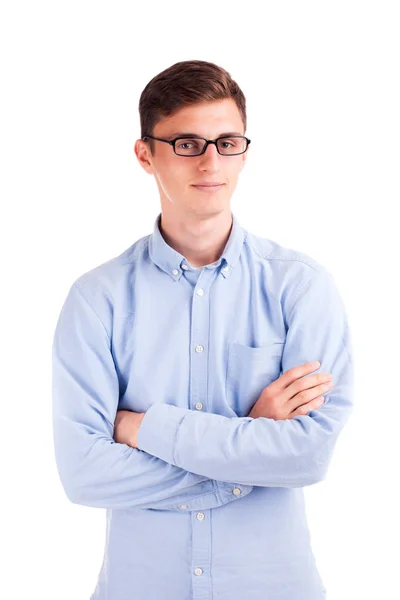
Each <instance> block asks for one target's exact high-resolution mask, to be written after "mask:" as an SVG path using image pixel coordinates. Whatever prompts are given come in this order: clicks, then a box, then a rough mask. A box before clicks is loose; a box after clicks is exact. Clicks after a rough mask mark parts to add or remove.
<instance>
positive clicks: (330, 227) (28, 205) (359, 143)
mask: <svg viewBox="0 0 400 600" xmlns="http://www.w3.org/2000/svg"><path fill="white" fill-rule="evenodd" d="M398 9H399V4H398V2H387V1H384V0H380V1H379V2H371V1H366V0H364V1H363V2H361V1H360V2H355V1H350V0H347V1H343V0H336V1H335V2H327V1H323V0H319V1H302V2H299V1H293V2H283V1H282V2H256V1H253V2H251V1H247V2H241V3H234V2H232V0H231V1H229V2H222V1H219V2H216V1H213V2H209V1H203V2H188V1H186V2H177V1H175V2H173V1H169V2H166V3H163V4H161V3H160V4H159V5H158V4H157V3H154V2H152V3H150V2H145V3H140V4H139V5H138V4H136V3H134V2H133V1H132V2H118V1H114V2H101V1H96V2H94V1H93V2H89V1H85V0H80V1H79V2H77V1H72V0H70V1H69V2H57V1H55V0H52V1H51V2H50V1H49V2H44V1H39V0H37V1H36V2H18V1H13V2H11V1H10V2H4V3H3V4H2V8H1V14H0V22H1V25H0V28H1V30H0V44H1V47H0V50H1V87H2V91H1V99H0V102H1V110H0V116H1V135H0V143H1V156H0V159H1V171H2V175H1V214H2V218H1V236H0V238H1V250H2V252H1V263H2V264H1V270H2V285H1V288H2V293H1V305H2V349H1V353H2V367H3V368H2V377H1V392H2V394H1V396H2V410H3V417H4V418H3V422H2V436H1V444H2V449H1V456H2V469H1V473H2V477H1V479H2V484H3V485H2V493H1V508H2V510H1V515H2V523H1V535H0V545H1V547H2V557H3V559H2V565H1V571H2V575H1V579H0V596H1V597H2V598H4V599H5V600H14V599H15V600H17V599H18V600H20V599H22V598H32V597H34V596H35V597H38V598H41V600H47V599H49V600H50V599H51V600H55V599H57V600H71V599H73V600H89V597H90V595H91V593H92V592H93V590H94V587H95V584H96V581H97V575H98V572H99V569H100V566H101V561H102V556H103V548H104V540H105V511H104V510H101V509H91V508H88V507H84V506H79V505H73V504H72V503H70V502H69V501H68V499H67V498H66V496H65V494H64V491H63V489H62V487H61V483H60V480H59V478H58V474H57V471H56V466H55V459H54V454H53V439H52V429H51V343H52V336H53V332H54V328H55V324H56V320H57V317H58V314H59V311H60V309H61V304H62V302H63V301H64V298H65V296H66V293H67V291H68V289H69V287H70V285H71V283H72V282H73V281H74V280H75V279H76V278H77V277H78V276H79V275H80V274H82V273H83V272H85V271H87V270H89V269H91V268H93V267H95V266H96V265H98V264H100V263H102V262H104V261H106V260H108V259H109V258H112V257H114V256H116V255H118V254H119V253H121V252H122V251H123V250H124V249H125V248H127V247H128V246H130V245H131V244H132V243H133V242H134V241H135V240H137V239H138V238H139V237H142V236H143V235H146V234H148V233H151V231H152V227H153V222H154V219H155V217H156V216H157V214H158V212H159V210H160V202H159V196H158V190H157V186H156V183H155V181H154V178H153V176H150V175H148V174H146V173H145V172H144V171H143V169H142V168H141V167H140V166H139V163H138V162H137V160H136V157H135V155H134V153H133V145H134V142H135V140H136V139H137V138H138V137H140V129H139V114H138V102H139V96H140V93H141V91H142V89H143V88H144V86H145V85H146V84H147V82H148V81H149V80H150V79H151V78H152V77H154V75H156V74H157V73H159V72H160V71H162V70H164V69H165V68H167V67H168V66H170V65H172V64H173V63H175V62H178V61H181V60H189V59H202V60H209V61H212V62H215V63H217V64H219V65H220V66H222V67H224V68H225V69H227V70H228V71H229V72H230V74H231V76H232V77H233V78H234V79H235V80H236V81H237V82H238V83H239V85H240V86H241V88H242V90H243V91H244V93H245V95H246V98H247V112H248V127H247V131H246V134H247V135H248V137H250V139H251V140H252V146H251V150H252V152H251V153H250V154H249V158H248V161H247V164H246V167H245V169H244V171H243V172H242V174H241V177H240V180H239V184H238V187H237V189H236V191H235V193H234V195H233V197H232V202H231V208H232V211H233V212H235V214H236V216H237V217H238V219H239V222H240V223H241V224H242V226H243V227H245V228H246V229H248V230H250V231H251V232H253V233H255V234H258V235H260V236H263V237H267V238H271V239H273V240H276V241H278V242H279V243H280V244H282V245H286V246H289V247H292V248H296V249H298V250H301V251H304V252H307V253H309V254H310V255H311V256H313V257H315V258H316V259H317V260H319V261H320V262H321V263H323V264H325V266H327V267H328V268H329V269H330V270H331V271H332V272H333V273H334V275H335V278H336V281H337V284H338V287H339V289H340V291H341V293H342V295H343V298H344V300H345V303H346V305H347V308H348V315H349V320H350V324H351V328H352V335H353V340H354V353H355V354H354V356H355V367H356V388H355V408H354V412H353V414H352V416H351V419H350V421H349V422H348V424H347V425H346V427H345V429H344V430H343V432H342V434H341V438H340V439H339V441H338V444H337V447H336V452H335V455H334V457H333V459H332V463H331V466H330V470H329V473H328V476H327V479H326V480H325V481H323V482H321V483H319V484H317V485H314V486H310V487H308V488H305V494H306V502H307V512H308V518H309V523H310V531H311V535H312V543H313V548H314V552H315V555H316V559H317V564H318V567H319V570H320V573H321V576H322V578H323V581H324V584H325V586H326V588H327V590H328V596H327V598H328V600H350V599H351V600H354V598H363V599H369V598H371V599H372V598H373V599H377V598H382V599H389V598H390V599H392V598H399V597H400V583H399V560H400V553H399V542H398V540H399V536H400V526H399V506H400V496H399V492H398V487H399V486H398V483H399V473H400V470H399V459H400V453H399V437H398V431H399V426H398V419H399V410H398V405H399V400H400V398H399V385H398V378H397V377H398V362H399V350H398V340H399V334H400V328H399V292H398V289H399V273H400V269H399V258H400V252H399V237H398V230H399V217H398V216H396V213H397V208H398V205H399V200H400V194H399V191H400V189H399V188H400V186H399V165H400V162H399V158H400V156H399V154H400V153H399V143H400V135H399V134H400V127H399V107H400V93H399V62H400V61H399V56H400V43H399V37H400V36H399V30H400V21H399V16H398V14H397V10H398ZM160 600H161V599H160ZM177 600H179V599H177ZM243 600H245V599H243ZM293 600H295V599H293Z"/></svg>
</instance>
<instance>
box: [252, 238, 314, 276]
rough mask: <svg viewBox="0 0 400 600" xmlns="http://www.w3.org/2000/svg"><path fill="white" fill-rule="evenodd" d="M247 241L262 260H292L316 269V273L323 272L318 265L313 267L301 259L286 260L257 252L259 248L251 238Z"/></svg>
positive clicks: (287, 259) (291, 258)
mask: <svg viewBox="0 0 400 600" xmlns="http://www.w3.org/2000/svg"><path fill="white" fill-rule="evenodd" d="M246 239H247V240H248V243H249V244H250V246H251V247H252V249H253V250H254V252H255V253H256V254H258V256H260V257H261V258H265V259H267V260H286V261H289V260H292V261H297V262H301V263H303V264H305V265H308V266H309V267H311V269H314V271H317V272H319V271H320V270H321V269H319V268H318V267H317V266H316V265H313V264H311V263H309V262H307V261H306V260H302V259H301V258H294V257H290V258H289V257H287V258H285V257H279V256H277V257H274V256H271V254H261V253H260V252H259V251H258V250H257V248H255V246H254V245H253V244H252V243H251V240H250V237H247V238H246Z"/></svg>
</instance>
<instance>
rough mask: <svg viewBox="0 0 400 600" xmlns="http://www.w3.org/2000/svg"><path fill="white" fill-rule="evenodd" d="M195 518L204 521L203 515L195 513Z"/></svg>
mask: <svg viewBox="0 0 400 600" xmlns="http://www.w3.org/2000/svg"><path fill="white" fill-rule="evenodd" d="M196 517H197V518H198V520H199V521H202V520H203V519H204V513H197V515H196Z"/></svg>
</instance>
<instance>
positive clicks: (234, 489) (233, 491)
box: [232, 488, 242, 496]
mask: <svg viewBox="0 0 400 600" xmlns="http://www.w3.org/2000/svg"><path fill="white" fill-rule="evenodd" d="M241 493H242V490H240V489H239V488H233V490H232V494H235V496H239V494H241Z"/></svg>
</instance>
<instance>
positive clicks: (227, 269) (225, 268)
mask: <svg viewBox="0 0 400 600" xmlns="http://www.w3.org/2000/svg"><path fill="white" fill-rule="evenodd" d="M222 270H223V271H230V267H224V268H223V269H222Z"/></svg>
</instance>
